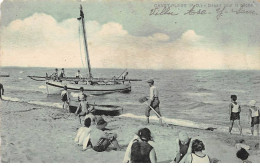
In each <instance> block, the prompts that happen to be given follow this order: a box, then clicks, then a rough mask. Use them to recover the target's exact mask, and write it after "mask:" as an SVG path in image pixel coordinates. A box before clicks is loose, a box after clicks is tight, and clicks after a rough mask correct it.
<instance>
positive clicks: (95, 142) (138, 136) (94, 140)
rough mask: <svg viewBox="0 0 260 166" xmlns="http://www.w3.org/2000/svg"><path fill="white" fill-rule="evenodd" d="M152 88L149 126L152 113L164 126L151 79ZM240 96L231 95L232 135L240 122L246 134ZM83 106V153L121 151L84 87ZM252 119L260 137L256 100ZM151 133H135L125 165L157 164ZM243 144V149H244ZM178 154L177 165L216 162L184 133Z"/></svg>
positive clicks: (80, 136) (244, 153) (245, 155)
mask: <svg viewBox="0 0 260 166" xmlns="http://www.w3.org/2000/svg"><path fill="white" fill-rule="evenodd" d="M147 83H148V84H149V86H150V95H149V97H146V98H145V99H144V101H145V102H146V105H147V108H146V109H145V116H146V118H147V119H146V123H147V124H148V123H150V121H149V117H150V113H151V111H153V112H154V113H155V115H156V116H157V117H158V118H159V123H160V124H161V125H163V123H162V115H161V112H160V109H159V105H160V100H159V92H158V90H157V88H156V86H155V85H154V80H152V79H150V80H148V81H147ZM61 95H62V96H67V97H64V100H63V101H64V105H63V108H65V105H68V104H69V100H70V99H69V95H68V91H67V87H66V86H65V87H64V91H63V92H62V94H61ZM236 100H237V96H236V95H231V104H230V106H229V107H230V109H229V115H230V128H229V133H231V131H232V128H233V124H234V123H235V122H236V123H237V125H238V128H239V131H240V134H242V128H241V125H240V112H241V106H240V105H239V104H238V103H237V102H236ZM78 101H79V106H78V108H77V110H76V112H75V115H76V116H78V117H79V122H80V124H81V125H82V117H83V126H82V127H80V128H79V129H78V131H77V134H76V137H75V140H74V141H75V143H76V144H77V145H80V146H82V150H87V149H93V150H94V151H97V152H103V151H106V150H108V149H109V148H112V149H114V150H121V149H122V148H121V147H120V145H119V144H118V141H117V134H116V133H109V132H106V130H107V129H106V126H107V124H108V123H107V122H106V121H105V120H104V119H103V117H102V116H97V115H94V114H93V111H94V107H93V106H89V105H88V102H87V95H86V94H85V93H84V88H83V87H81V88H80V93H79V95H78ZM249 106H250V107H249V117H250V121H251V131H252V134H253V135H254V129H256V130H257V134H258V135H259V108H258V107H256V101H255V100H252V101H250V102H249ZM151 135H152V134H151V131H150V130H149V129H148V128H142V129H140V130H138V131H137V132H136V133H134V137H133V139H132V140H131V141H130V143H129V144H128V147H127V149H126V152H125V156H124V159H123V162H131V163H150V162H157V157H156V151H155V149H154V144H155V143H154V140H153V138H152V136H151ZM241 145H242V147H240V146H241ZM245 146H246V145H243V144H242V143H241V144H240V145H239V147H240V148H238V151H237V157H238V158H240V159H241V160H242V161H243V162H247V158H248V156H249V154H248V152H247V150H248V149H246V148H245ZM175 149H176V155H175V157H174V158H173V160H172V162H176V163H210V162H213V160H212V159H210V157H209V156H208V155H207V154H205V153H204V152H203V151H204V150H205V145H204V143H203V142H202V141H201V140H199V139H194V140H193V139H192V138H190V137H189V136H188V134H187V133H185V132H180V133H179V135H178V138H177V139H176V141H175Z"/></svg>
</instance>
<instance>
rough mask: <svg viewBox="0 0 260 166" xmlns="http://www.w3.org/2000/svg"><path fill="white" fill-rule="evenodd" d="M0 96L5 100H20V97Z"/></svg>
mask: <svg viewBox="0 0 260 166" xmlns="http://www.w3.org/2000/svg"><path fill="white" fill-rule="evenodd" d="M2 98H3V99H4V100H7V101H15V102H21V101H22V100H21V99H18V98H16V97H8V96H2Z"/></svg>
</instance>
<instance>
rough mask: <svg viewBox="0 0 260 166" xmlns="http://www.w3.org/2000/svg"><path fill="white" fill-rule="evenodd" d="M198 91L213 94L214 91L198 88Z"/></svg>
mask: <svg viewBox="0 0 260 166" xmlns="http://www.w3.org/2000/svg"><path fill="white" fill-rule="evenodd" d="M196 91H197V92H212V90H210V89H206V88H198V89H197V90H196Z"/></svg>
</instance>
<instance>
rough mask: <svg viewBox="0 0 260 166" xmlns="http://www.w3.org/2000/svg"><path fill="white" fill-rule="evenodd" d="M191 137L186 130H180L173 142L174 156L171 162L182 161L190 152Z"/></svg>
mask: <svg viewBox="0 0 260 166" xmlns="http://www.w3.org/2000/svg"><path fill="white" fill-rule="evenodd" d="M191 142H192V141H191V138H189V137H188V134H187V133H186V132H183V131H182V132H180V133H179V137H178V138H177V139H176V142H175V150H176V156H175V159H174V161H173V162H176V163H183V162H184V161H185V159H186V157H187V156H188V155H190V154H191Z"/></svg>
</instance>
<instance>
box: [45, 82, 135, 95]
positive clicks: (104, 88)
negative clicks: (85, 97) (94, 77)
mask: <svg viewBox="0 0 260 166" xmlns="http://www.w3.org/2000/svg"><path fill="white" fill-rule="evenodd" d="M46 85H47V86H51V87H55V89H57V88H59V90H62V89H63V88H64V86H65V85H66V86H67V88H68V91H79V90H80V87H83V88H84V91H86V92H87V94H92V95H101V94H108V93H114V92H121V93H129V92H131V83H125V84H120V83H119V84H109V83H107V84H101V83H100V82H99V83H98V84H95V85H89V84H85V83H81V82H79V83H78V84H72V83H68V82H67V81H62V82H57V81H51V80H50V81H46ZM47 91H48V94H49V93H50V91H53V90H51V89H50V87H47Z"/></svg>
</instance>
